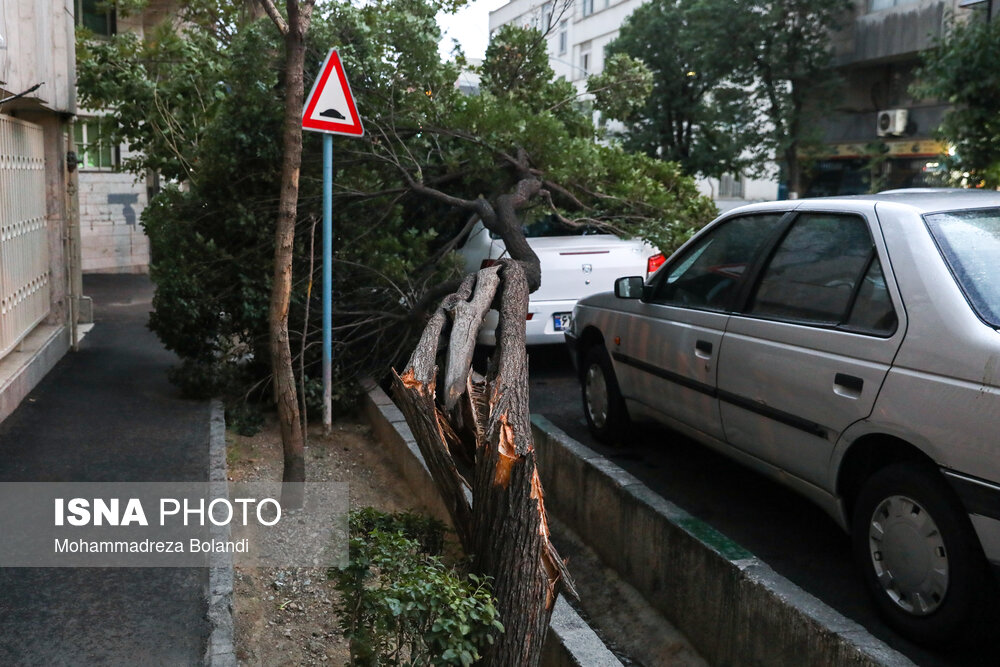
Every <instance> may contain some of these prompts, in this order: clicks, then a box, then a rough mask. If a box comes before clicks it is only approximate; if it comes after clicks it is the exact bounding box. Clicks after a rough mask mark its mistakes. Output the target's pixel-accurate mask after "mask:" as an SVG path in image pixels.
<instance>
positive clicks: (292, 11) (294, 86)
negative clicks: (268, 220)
mask: <svg viewBox="0 0 1000 667" xmlns="http://www.w3.org/2000/svg"><path fill="white" fill-rule="evenodd" d="M262 4H263V6H264V7H265V10H266V11H267V13H268V15H270V16H271V17H272V19H274V21H275V25H277V26H278V29H279V30H281V31H282V33H283V34H284V37H285V117H284V122H283V129H282V144H283V151H282V164H281V195H280V200H279V202H278V221H277V225H276V226H275V234H274V282H273V283H272V285H271V302H270V309H269V312H268V318H269V333H270V350H271V368H272V374H273V379H274V400H275V403H276V404H277V408H278V421H279V424H280V427H281V443H282V450H283V453H284V472H283V474H282V482H285V483H286V485H285V486H284V487H283V491H282V503H283V504H284V505H286V506H288V507H290V508H295V507H301V505H302V487H301V485H300V484H298V483H299V482H304V481H305V451H304V445H305V442H304V438H303V430H302V425H301V422H300V420H299V406H298V399H297V395H296V390H295V373H294V371H293V370H292V352H291V348H290V346H289V340H288V309H289V305H290V302H291V291H292V257H293V250H294V246H295V219H296V216H297V214H298V197H299V169H300V167H301V164H302V125H301V122H302V119H301V117H300V116H301V113H302V102H303V96H304V90H303V88H304V84H303V80H302V77H303V74H302V66H303V63H304V61H305V35H306V32H307V31H308V29H309V22H310V18H311V16H312V2H303V3H302V4H301V5H300V4H299V2H298V1H297V0H287V2H286V9H287V13H288V19H287V23H285V22H283V20H282V19H281V17H280V15H278V13H277V12H276V11H274V6H273V4H271V2H270V0H268V1H266V2H263V3H262ZM287 483H292V484H287Z"/></svg>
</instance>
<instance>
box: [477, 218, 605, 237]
mask: <svg viewBox="0 0 1000 667" xmlns="http://www.w3.org/2000/svg"><path fill="white" fill-rule="evenodd" d="M521 230H522V231H523V232H524V237H525V238H527V239H540V238H546V237H553V236H591V235H593V234H610V233H611V232H607V231H604V230H602V229H600V228H598V227H591V226H589V225H580V226H579V227H570V226H569V225H565V224H563V223H561V222H559V221H558V220H557V219H555V218H554V217H552V216H546V217H544V218H541V219H539V220H535V221H534V222H532V223H529V224H527V225H523V226H522V227H521ZM490 238H491V239H498V238H500V235H499V234H496V233H494V232H490Z"/></svg>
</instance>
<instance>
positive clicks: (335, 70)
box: [302, 49, 365, 435]
mask: <svg viewBox="0 0 1000 667" xmlns="http://www.w3.org/2000/svg"><path fill="white" fill-rule="evenodd" d="M302 129H303V130H312V131H314V132H322V133H323V431H324V432H325V433H326V434H327V435H329V434H330V429H331V428H332V427H333V388H332V385H333V369H332V366H333V135H334V134H341V135H347V136H351V137H362V136H364V134H365V128H364V127H362V125H361V117H360V116H359V115H358V109H357V107H356V106H355V105H354V94H353V93H351V86H350V84H348V83H347V75H345V74H344V67H343V65H341V63H340V56H339V55H338V54H337V49H330V50H329V51H328V52H327V54H326V60H324V61H323V65H322V67H320V71H319V76H317V77H316V81H315V82H314V83H313V87H312V90H311V91H310V92H309V97H307V98H306V104H305V107H303V109H302Z"/></svg>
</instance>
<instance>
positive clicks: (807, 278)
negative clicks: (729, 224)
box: [748, 213, 888, 326]
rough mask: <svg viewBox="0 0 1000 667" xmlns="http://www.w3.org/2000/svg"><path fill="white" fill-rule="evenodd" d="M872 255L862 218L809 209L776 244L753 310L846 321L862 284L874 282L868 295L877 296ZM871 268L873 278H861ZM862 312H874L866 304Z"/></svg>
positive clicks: (822, 321) (834, 322)
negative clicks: (865, 309)
mask: <svg viewBox="0 0 1000 667" xmlns="http://www.w3.org/2000/svg"><path fill="white" fill-rule="evenodd" d="M873 257H874V245H873V243H872V239H871V234H869V232H868V223H866V222H865V221H864V219H863V218H860V217H858V216H854V215H834V214H825V213H804V214H802V215H800V216H799V217H798V218H797V219H796V221H795V224H794V225H792V228H791V229H790V230H789V231H788V233H787V234H786V235H785V238H784V239H782V241H781V243H780V244H779V245H778V247H777V249H776V250H775V252H774V255H773V257H772V258H771V260H770V263H769V264H768V266H767V268H766V269H765V271H764V276H763V278H762V279H761V281H760V285H759V286H758V287H757V293H756V294H755V295H754V298H753V301H752V302H751V305H750V309H749V311H748V312H749V313H750V314H751V315H762V316H765V317H773V318H777V319H785V320H792V321H795V322H810V323H817V324H826V325H831V326H835V325H839V324H845V323H846V322H847V319H848V315H849V310H850V308H851V304H852V302H853V300H854V298H855V296H856V292H858V291H859V288H860V287H864V286H867V287H868V288H869V289H868V292H866V293H870V296H869V298H878V297H877V294H876V292H877V291H878V290H877V285H875V284H874V280H875V278H876V276H875V274H874V273H872V272H871V271H870V266H871V264H872V261H873V260H872V258H873ZM868 274H871V276H872V281H873V282H872V283H871V284H868V283H865V284H861V281H862V280H865V279H867V278H868ZM877 274H878V275H879V276H880V275H881V268H879V269H878V272H877ZM884 284H885V281H884V280H883V281H882V285H883V287H882V289H883V290H884ZM887 296H888V295H887V294H886V297H887ZM857 316H858V318H859V319H861V320H868V319H871V318H872V316H871V315H866V314H865V313H864V312H863V308H862V309H859V310H858V314H857Z"/></svg>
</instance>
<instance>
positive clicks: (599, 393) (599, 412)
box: [584, 364, 608, 428]
mask: <svg viewBox="0 0 1000 667" xmlns="http://www.w3.org/2000/svg"><path fill="white" fill-rule="evenodd" d="M584 391H585V392H586V398H587V400H586V404H587V414H588V415H589V416H590V421H591V422H592V423H593V424H594V426H595V427H596V428H604V425H605V424H607V423H608V385H607V383H606V382H605V381H604V372H603V371H601V367H600V366H598V365H597V364H592V365H591V366H590V368H588V369H587V376H586V378H585V379H584Z"/></svg>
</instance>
